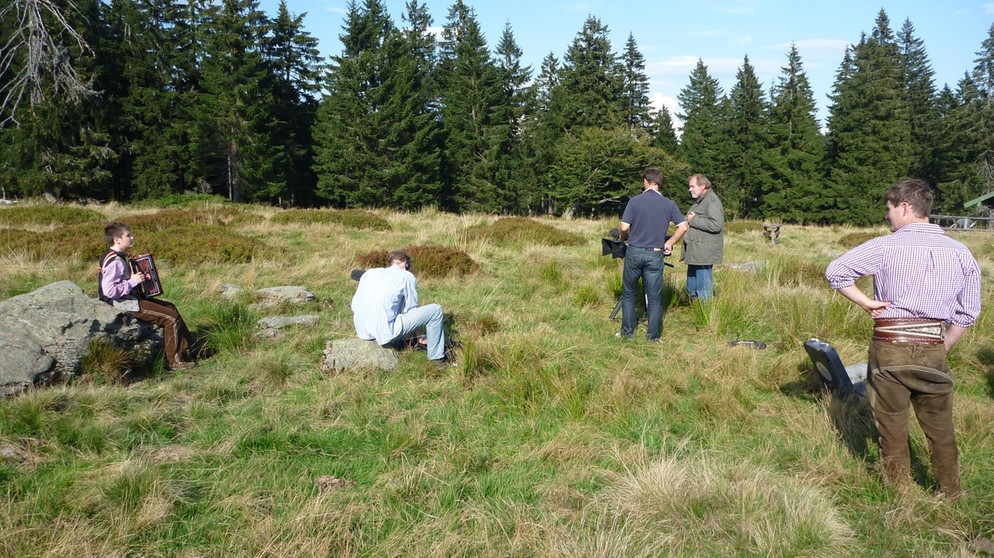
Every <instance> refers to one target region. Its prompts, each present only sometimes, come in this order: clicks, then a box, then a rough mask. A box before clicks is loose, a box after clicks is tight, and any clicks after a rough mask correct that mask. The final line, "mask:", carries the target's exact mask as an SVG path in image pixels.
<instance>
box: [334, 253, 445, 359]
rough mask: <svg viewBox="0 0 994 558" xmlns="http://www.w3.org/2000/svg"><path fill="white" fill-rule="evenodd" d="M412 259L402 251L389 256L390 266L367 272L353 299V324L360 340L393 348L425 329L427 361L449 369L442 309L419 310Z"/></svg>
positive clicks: (433, 306)
mask: <svg viewBox="0 0 994 558" xmlns="http://www.w3.org/2000/svg"><path fill="white" fill-rule="evenodd" d="M410 269H411V257H410V256H409V255H408V254H407V252H405V251H403V250H394V251H393V252H391V253H390V265H388V266H387V267H378V268H374V269H370V270H367V271H366V272H365V273H363V274H362V277H360V278H359V287H358V288H357V289H356V292H355V296H353V297H352V322H353V324H354V325H355V332H356V335H357V336H359V339H365V340H369V341H372V340H376V342H377V343H379V344H380V345H382V346H392V345H394V344H395V343H397V342H398V341H402V340H403V338H404V336H406V335H408V334H409V333H411V332H413V331H416V330H418V329H419V328H421V327H424V328H425V337H426V338H427V342H428V359H429V360H431V361H432V362H433V363H434V364H435V366H437V367H439V368H442V367H445V366H446V358H445V333H444V332H443V328H442V307H441V306H439V305H438V304H428V305H426V306H418V280H417V279H416V278H415V277H414V274H413V273H411V272H410Z"/></svg>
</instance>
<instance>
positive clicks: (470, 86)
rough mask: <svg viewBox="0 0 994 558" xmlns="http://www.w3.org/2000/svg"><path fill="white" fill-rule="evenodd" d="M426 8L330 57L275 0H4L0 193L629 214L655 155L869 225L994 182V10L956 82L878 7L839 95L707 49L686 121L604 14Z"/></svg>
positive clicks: (961, 198)
mask: <svg viewBox="0 0 994 558" xmlns="http://www.w3.org/2000/svg"><path fill="white" fill-rule="evenodd" d="M435 16H436V15H434V14H431V13H429V12H428V10H427V8H426V6H425V5H424V4H423V3H422V2H419V0H409V1H408V2H407V4H406V9H405V11H404V13H401V14H389V13H387V10H386V8H385V6H384V3H383V2H382V0H351V1H350V2H349V4H348V8H347V14H346V15H345V17H344V18H343V20H342V27H341V30H340V34H339V38H340V39H341V43H342V49H341V52H339V53H338V54H336V55H333V56H331V57H329V58H327V59H326V58H323V57H322V56H321V53H320V52H319V50H318V48H317V45H318V41H317V39H316V38H314V37H313V36H312V35H311V34H309V33H308V31H307V29H306V28H305V24H304V20H305V14H293V13H291V12H290V11H289V10H288V9H287V6H286V4H285V2H284V3H281V4H280V6H279V9H278V11H277V13H275V14H267V13H264V12H263V11H261V10H260V9H259V3H258V2H257V1H255V0H154V1H152V0H13V1H12V2H9V3H8V5H7V6H6V7H0V44H2V45H3V50H2V51H0V103H2V104H0V166H2V169H3V170H2V172H0V186H2V188H3V192H4V197H5V198H7V199H11V198H30V197H37V196H42V195H46V194H47V195H50V196H54V197H55V198H56V199H60V200H69V201H72V200H75V201H88V200H96V201H100V202H107V201H119V202H122V203H130V202H137V201H142V200H155V199H158V198H163V197H166V196H170V195H174V194H181V193H189V192H195V193H203V194H214V195H217V196H222V197H224V198H226V199H229V200H231V201H233V202H251V203H261V204H273V205H280V206H298V207H335V208H389V209H394V210H399V211H416V210H419V209H421V208H425V207H436V208H439V209H441V210H443V211H447V212H483V213H490V214H509V215H537V214H541V215H557V216H594V217H596V216H605V215H619V214H620V212H621V209H622V208H623V204H624V202H625V201H626V200H627V199H628V197H630V196H631V195H633V193H635V192H637V191H638V190H637V186H638V184H639V179H640V173H641V169H643V168H644V167H647V166H655V167H658V168H660V169H662V170H663V172H664V176H665V177H666V178H665V184H664V186H663V190H664V192H663V193H664V194H667V195H669V196H671V197H674V198H676V199H683V198H684V197H685V194H686V179H687V176H689V175H690V174H691V173H694V172H704V173H706V174H707V175H708V176H709V177H710V178H711V180H712V182H713V183H714V184H715V186H716V190H717V191H718V192H719V194H720V195H721V197H722V199H723V201H724V204H725V207H726V210H727V212H728V216H729V218H733V219H734V218H748V219H766V220H777V221H779V222H793V223H805V224H829V223H849V224H853V225H868V224H877V223H879V222H880V221H881V212H880V207H881V201H880V196H881V194H882V191H883V189H884V188H885V187H886V186H887V185H889V184H892V183H894V182H897V181H899V180H903V179H906V178H911V177H920V178H924V179H926V180H927V181H928V182H929V183H930V184H932V185H933V187H934V189H935V194H936V204H935V207H934V209H933V212H936V213H949V214H963V213H964V211H967V210H965V209H964V208H963V204H964V202H965V201H968V200H971V199H974V198H976V197H978V196H981V195H983V194H986V193H988V192H990V191H992V190H994V24H992V25H991V27H990V31H989V33H988V35H987V37H980V38H978V42H977V47H976V53H975V59H974V63H975V65H974V66H973V67H971V68H963V69H962V70H963V73H962V78H961V79H960V80H959V82H958V83H953V84H938V83H936V82H935V79H934V74H935V72H934V70H933V68H932V66H931V62H930V61H929V55H928V52H927V49H926V45H925V43H924V41H923V40H922V39H920V38H919V37H918V36H916V32H915V27H914V24H913V22H911V21H910V20H905V21H904V22H903V23H901V24H896V22H892V21H891V20H890V18H889V17H888V15H887V13H885V12H884V11H883V10H881V11H880V12H879V13H878V16H877V18H876V20H875V21H872V22H871V21H868V22H866V28H868V29H869V31H865V32H864V33H863V34H862V36H860V37H854V38H853V43H852V44H851V45H850V46H849V47H848V48H847V50H846V52H845V54H844V56H843V58H842V60H840V61H839V65H838V68H837V70H836V71H835V74H834V75H835V80H834V84H833V86H832V90H831V91H819V92H815V91H812V89H811V86H810V84H809V81H808V78H807V76H806V74H805V69H804V61H803V60H802V57H801V54H800V53H799V51H798V49H797V48H796V47H792V48H791V49H790V50H789V51H788V52H785V53H784V55H783V66H782V69H781V73H780V75H779V76H778V77H777V78H776V79H775V80H774V82H773V83H768V84H763V83H760V82H759V80H758V79H757V77H756V73H755V70H754V68H753V67H752V66H751V65H750V61H749V57H748V56H745V57H744V58H743V60H742V62H741V66H739V69H738V73H737V78H736V80H735V83H734V85H733V86H732V87H731V89H730V90H728V91H725V90H723V88H722V87H721V86H720V84H719V83H718V81H717V80H716V79H715V78H714V77H712V76H711V75H710V74H709V71H708V67H707V66H706V65H705V64H704V63H703V61H700V60H699V61H698V63H697V66H696V67H695V68H694V69H693V70H692V72H691V73H690V75H689V76H687V82H686V85H685V86H684V87H683V88H682V90H681V91H680V94H679V97H678V101H679V107H678V109H677V111H676V113H677V116H678V118H679V120H678V121H677V123H679V124H680V129H679V130H678V129H676V128H675V126H674V124H675V122H674V120H673V119H672V118H671V116H670V114H669V113H668V112H667V111H666V110H662V111H660V110H656V109H655V108H653V107H652V106H651V105H650V102H649V80H648V77H647V76H646V72H645V58H644V57H643V55H642V53H641V52H640V51H639V46H638V44H636V41H635V39H634V37H633V35H632V34H630V33H628V35H627V39H625V40H619V37H613V36H612V35H611V32H610V31H609V30H608V29H607V27H606V26H605V25H603V24H602V23H601V21H600V20H599V19H598V18H597V17H596V16H594V15H590V16H588V18H587V19H586V21H585V22H584V24H583V26H582V28H581V29H578V30H577V31H576V34H575V36H574V38H573V39H572V42H570V43H569V44H567V45H563V49H564V50H563V51H562V52H561V53H551V52H550V53H549V54H548V55H546V56H545V57H544V59H543V60H542V62H541V66H540V67H537V68H535V67H531V66H526V65H524V64H523V62H522V55H523V53H522V50H521V48H520V47H519V45H518V43H517V42H516V40H515V36H514V30H513V28H512V26H511V25H510V24H506V25H505V27H504V31H503V33H502V34H501V35H500V36H499V37H496V38H491V39H493V40H490V41H489V42H488V38H487V37H485V36H484V35H483V33H482V32H481V30H480V24H479V22H478V21H477V18H476V14H475V12H474V10H473V9H472V7H470V6H468V5H467V4H466V3H465V2H464V1H463V0H455V1H454V2H453V3H452V4H451V6H450V7H449V9H448V12H447V13H446V14H438V16H439V17H441V18H442V19H440V20H439V21H437V22H436V19H435ZM436 26H442V28H443V30H442V32H441V33H440V34H437V35H436V34H435V33H433V32H432V29H433V28H434V27H436ZM612 31H614V32H616V33H617V32H621V33H626V31H625V30H612ZM816 95H818V96H824V95H827V96H828V98H829V101H830V102H829V106H828V114H827V115H826V116H825V118H824V121H820V120H819V119H818V118H817V117H816V111H815V99H816ZM970 211H973V210H970ZM980 211H983V209H981V210H980Z"/></svg>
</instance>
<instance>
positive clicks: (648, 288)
mask: <svg viewBox="0 0 994 558" xmlns="http://www.w3.org/2000/svg"><path fill="white" fill-rule="evenodd" d="M662 182H663V173H662V172H661V171H660V170H659V169H654V168H649V169H645V172H643V173H642V187H643V188H644V190H645V191H644V192H642V193H641V194H639V195H638V196H635V197H634V198H632V199H630V200H628V205H626V206H625V212H624V214H622V216H621V226H620V227H618V230H620V231H621V239H622V240H625V239H626V238H627V239H628V250H627V252H626V253H625V269H624V272H623V274H622V276H621V285H622V291H621V312H622V316H621V333H620V334H619V335H620V336H621V337H624V338H628V339H631V338H632V337H633V336H634V335H635V290H636V289H637V288H638V283H639V278H641V279H642V289H643V290H644V291H645V297H646V304H645V317H646V322H647V323H646V333H645V336H646V338H648V339H649V341H650V342H653V343H658V342H659V335H660V333H661V331H662V328H663V305H662V294H663V257H664V256H668V255H670V253H672V252H673V246H674V245H675V244H676V243H677V242H680V239H681V238H683V235H684V233H686V232H687V228H688V227H687V221H686V220H684V218H683V214H682V213H680V208H678V207H677V205H676V203H674V202H673V200H671V199H669V198H667V197H666V196H664V195H662V194H661V193H660V192H659V186H660V184H662ZM670 223H673V224H674V225H676V232H674V233H673V236H671V237H670V238H669V239H667V238H666V231H667V230H668V229H669V227H670Z"/></svg>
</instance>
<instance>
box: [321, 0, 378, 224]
mask: <svg viewBox="0 0 994 558" xmlns="http://www.w3.org/2000/svg"><path fill="white" fill-rule="evenodd" d="M394 31H395V28H394V25H393V22H392V21H390V18H389V16H388V15H387V13H386V8H385V7H384V6H383V3H382V2H381V0H364V1H363V5H362V6H359V5H358V4H357V3H356V2H355V1H354V0H350V2H349V4H348V13H347V15H346V19H345V24H344V25H343V33H342V34H341V35H339V38H340V39H341V41H342V45H343V50H342V53H341V54H340V55H338V56H334V57H332V65H331V69H330V71H329V73H328V79H327V83H326V88H327V91H328V93H327V95H326V96H325V97H324V99H322V101H321V106H320V107H319V109H318V118H317V122H316V124H315V129H314V138H315V143H316V147H315V155H314V159H315V171H316V172H317V175H318V186H317V191H318V195H319V196H320V197H321V198H322V199H324V200H327V201H328V202H330V203H331V204H332V205H334V206H338V207H386V206H389V205H390V192H389V190H388V188H387V186H386V181H385V180H384V179H385V178H386V177H385V176H384V174H383V169H384V168H386V165H385V161H384V160H383V156H382V155H383V154H382V151H381V150H380V142H381V141H382V138H383V122H382V121H381V115H382V113H383V107H384V106H385V104H386V102H387V96H386V95H385V91H384V88H383V85H384V84H385V83H386V80H387V79H388V77H389V74H390V73H391V71H392V68H390V67H389V64H388V61H389V57H388V55H387V54H388V53H387V49H386V43H387V41H388V40H389V39H390V37H391V35H392V34H393V33H394Z"/></svg>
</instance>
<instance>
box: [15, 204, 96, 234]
mask: <svg viewBox="0 0 994 558" xmlns="http://www.w3.org/2000/svg"><path fill="white" fill-rule="evenodd" d="M103 218H104V217H103V215H101V214H100V213H97V212H96V211H94V210H92V209H87V208H85V207H76V206H71V205H15V206H12V207H4V208H2V209H0V227H4V228H6V227H9V228H15V229H20V228H29V229H32V230H35V229H37V228H38V227H51V226H55V225H74V224H78V223H93V222H98V221H101V220H103Z"/></svg>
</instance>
